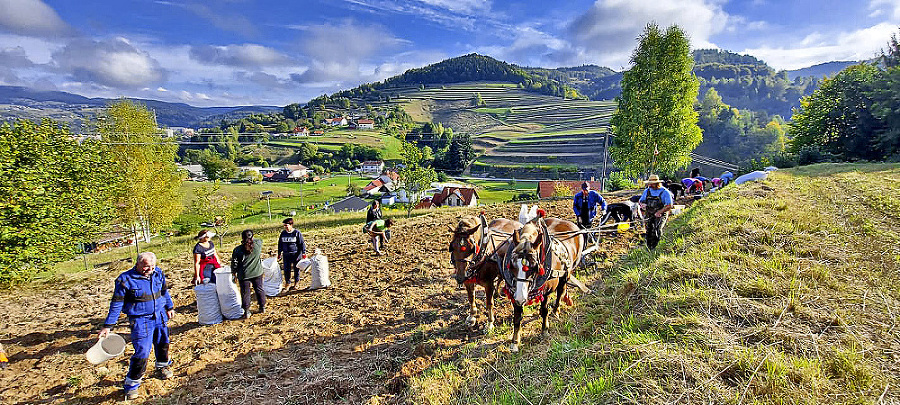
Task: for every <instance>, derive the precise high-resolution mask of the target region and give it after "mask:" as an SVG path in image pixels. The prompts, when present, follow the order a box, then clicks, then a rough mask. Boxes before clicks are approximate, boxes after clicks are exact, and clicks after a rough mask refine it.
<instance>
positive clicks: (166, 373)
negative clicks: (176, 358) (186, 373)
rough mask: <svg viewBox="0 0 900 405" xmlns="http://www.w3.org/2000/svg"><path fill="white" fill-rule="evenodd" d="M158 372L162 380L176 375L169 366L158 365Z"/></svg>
mask: <svg viewBox="0 0 900 405" xmlns="http://www.w3.org/2000/svg"><path fill="white" fill-rule="evenodd" d="M156 373H157V374H159V379H160V380H168V379H170V378H172V376H174V375H175V374H174V373H172V370H170V369H169V367H168V366H167V367H158V368H157V369H156Z"/></svg>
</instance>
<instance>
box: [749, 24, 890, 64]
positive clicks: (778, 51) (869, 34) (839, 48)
mask: <svg viewBox="0 0 900 405" xmlns="http://www.w3.org/2000/svg"><path fill="white" fill-rule="evenodd" d="M896 29H897V27H896V26H895V25H894V24H889V23H882V24H878V25H874V26H871V27H868V28H863V29H860V30H856V31H850V32H828V33H819V32H814V33H811V34H809V35H807V36H806V37H805V38H804V39H803V40H802V41H801V42H800V43H799V44H798V45H800V46H797V47H793V48H787V47H777V48H776V47H769V46H763V47H759V48H751V49H745V50H743V51H741V52H740V53H745V54H750V55H753V56H756V57H757V58H759V59H762V60H764V61H766V63H768V64H769V65H770V66H772V67H773V68H775V69H799V68H803V67H807V66H812V65H815V64H819V63H823V62H828V61H837V60H867V59H871V58H873V57H875V56H877V55H878V54H879V51H880V49H881V48H883V47H885V46H886V44H887V41H888V39H889V38H890V37H891V34H893V33H895V32H896Z"/></svg>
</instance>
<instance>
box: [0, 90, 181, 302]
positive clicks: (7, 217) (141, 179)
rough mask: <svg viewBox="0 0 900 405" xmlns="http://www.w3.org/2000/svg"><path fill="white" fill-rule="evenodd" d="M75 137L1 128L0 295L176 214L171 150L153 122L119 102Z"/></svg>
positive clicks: (45, 125)
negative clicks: (92, 247)
mask: <svg viewBox="0 0 900 405" xmlns="http://www.w3.org/2000/svg"><path fill="white" fill-rule="evenodd" d="M93 127H94V130H95V131H96V133H98V134H100V137H81V138H76V136H75V135H73V134H72V133H70V132H69V129H68V128H67V127H66V126H64V125H62V124H60V123H57V122H54V121H52V120H50V119H44V120H42V121H41V122H40V123H35V122H32V121H29V120H18V121H15V122H12V123H9V122H8V123H4V124H3V125H2V126H0V166H2V168H3V176H0V286H9V285H11V284H14V283H17V282H22V281H26V280H28V279H30V278H32V277H34V276H35V275H36V274H38V273H40V272H42V271H46V270H47V269H49V268H50V267H51V266H52V265H53V264H55V263H58V262H60V261H63V260H67V259H69V258H71V257H72V256H73V255H74V254H75V252H76V249H75V247H76V245H77V244H78V243H82V242H88V241H91V240H93V238H94V237H96V236H97V235H99V234H100V233H102V232H106V231H109V230H110V229H111V227H112V226H113V225H118V226H119V227H120V228H122V229H124V230H126V232H129V233H131V234H132V235H133V238H134V239H135V240H137V239H138V237H139V236H141V237H143V238H144V239H145V240H146V238H147V236H148V235H149V234H150V233H152V232H156V231H159V230H160V229H163V228H165V227H167V226H169V225H170V224H171V223H172V221H173V220H174V218H175V217H176V216H177V215H178V214H179V213H180V212H181V211H182V207H181V202H180V201H181V199H180V196H179V187H180V184H181V181H182V178H183V175H182V173H180V172H179V171H178V169H177V167H176V165H175V151H176V150H177V146H176V144H175V142H174V141H173V140H171V139H165V138H164V137H163V136H162V135H161V134H160V132H159V131H158V128H157V124H156V117H155V115H154V114H153V113H152V112H150V111H149V110H147V109H146V107H144V106H143V105H140V104H136V103H134V102H132V101H129V100H122V101H119V102H116V103H113V104H112V105H110V106H109V107H108V108H107V109H106V110H104V111H103V112H102V113H101V114H100V115H99V116H98V117H97V119H96V122H94V123H93Z"/></svg>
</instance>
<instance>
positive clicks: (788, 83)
mask: <svg viewBox="0 0 900 405" xmlns="http://www.w3.org/2000/svg"><path fill="white" fill-rule="evenodd" d="M693 57H694V63H695V65H694V73H695V74H696V75H697V78H698V79H700V94H705V93H706V91H707V90H708V89H710V88H715V89H716V91H717V92H718V94H719V95H720V96H721V97H722V100H723V101H724V102H725V103H727V104H729V105H731V106H733V107H736V108H739V109H746V110H753V111H756V112H762V113H765V114H767V115H776V114H777V115H781V116H782V117H784V118H790V116H791V109H792V108H794V107H798V106H799V105H800V98H801V97H803V96H806V95H809V94H811V93H812V91H813V90H815V88H816V86H817V85H818V80H819V78H820V77H821V76H822V73H823V72H830V70H831V69H834V68H837V67H839V66H838V65H827V66H822V67H821V68H808V69H809V70H805V69H801V70H797V71H794V73H791V72H788V71H776V70H775V69H773V68H772V67H770V66H769V65H767V64H766V63H765V62H764V61H761V60H759V59H757V58H755V57H753V56H749V55H740V54H737V53H734V52H729V51H721V50H714V49H701V50H696V51H694V52H693ZM840 63H848V62H840ZM807 73H808V74H809V75H808V76H806V74H807ZM796 75H804V76H796ZM621 80H622V72H616V71H613V70H612V69H609V68H607V67H602V66H596V65H583V66H576V67H562V68H555V69H548V68H540V67H520V66H516V65H513V64H509V63H506V62H503V61H499V60H496V59H494V58H491V57H489V56H484V55H478V54H474V53H473V54H469V55H464V56H459V57H455V58H451V59H447V60H444V61H441V62H438V63H435V64H432V65H428V66H425V67H422V68H416V69H410V70H408V71H406V72H405V73H403V74H401V75H398V76H394V77H391V78H388V79H385V80H384V81H381V82H376V83H369V84H363V85H361V86H359V87H356V88H354V89H351V90H345V91H341V92H338V93H336V94H334V95H332V97H346V98H356V99H360V98H363V99H380V98H383V97H386V96H387V95H388V91H387V90H388V89H392V88H401V87H419V86H429V85H440V84H451V83H460V82H470V81H493V82H507V83H516V84H518V85H519V86H520V87H522V88H523V89H525V90H530V91H536V92H539V93H542V94H548V95H553V96H559V97H563V96H564V97H566V98H578V97H586V98H589V99H591V100H611V99H614V98H615V97H617V96H618V95H619V94H620V93H621V91H622V89H621V86H620V81H621ZM311 103H312V104H315V103H316V100H313V101H312V102H311Z"/></svg>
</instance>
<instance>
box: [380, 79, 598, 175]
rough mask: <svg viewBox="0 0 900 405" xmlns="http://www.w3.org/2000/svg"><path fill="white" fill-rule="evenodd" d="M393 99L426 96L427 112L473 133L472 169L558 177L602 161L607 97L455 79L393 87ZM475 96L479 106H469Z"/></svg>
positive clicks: (403, 100) (409, 100)
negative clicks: (576, 96)
mask: <svg viewBox="0 0 900 405" xmlns="http://www.w3.org/2000/svg"><path fill="white" fill-rule="evenodd" d="M394 93H395V94H394V95H395V96H398V97H399V99H397V102H399V103H408V104H415V105H419V104H418V102H419V101H420V100H430V101H431V103H432V109H431V111H430V112H431V116H432V118H433V120H434V121H435V122H442V123H443V124H444V125H445V126H449V127H452V128H453V129H454V130H456V131H457V132H466V133H469V134H471V135H472V136H473V146H474V147H475V148H476V149H477V150H478V151H479V152H480V156H479V157H478V158H477V160H476V161H475V163H473V165H472V166H471V167H470V171H471V172H472V173H490V174H494V175H505V174H508V173H510V172H513V171H515V173H516V175H517V176H520V177H521V176H532V177H547V176H548V175H550V176H553V175H554V174H555V175H556V176H559V177H566V173H568V174H569V176H573V175H575V172H576V171H578V170H580V169H596V168H599V166H600V165H602V161H603V142H604V140H603V134H605V133H606V131H607V126H608V124H609V118H610V117H611V116H612V113H613V111H615V108H616V106H615V103H614V102H612V101H588V100H567V99H563V98H559V97H551V96H544V95H540V94H536V93H532V92H526V91H523V90H521V89H519V88H517V87H516V85H511V84H507V83H461V84H454V85H445V86H441V87H435V88H425V89H417V88H403V89H396V90H395V92H394ZM476 95H478V96H480V97H481V99H482V100H484V105H482V106H477V107H475V106H473V100H474V99H475V97H476Z"/></svg>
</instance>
